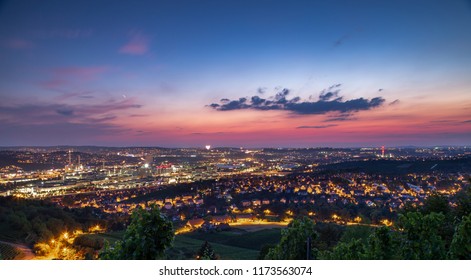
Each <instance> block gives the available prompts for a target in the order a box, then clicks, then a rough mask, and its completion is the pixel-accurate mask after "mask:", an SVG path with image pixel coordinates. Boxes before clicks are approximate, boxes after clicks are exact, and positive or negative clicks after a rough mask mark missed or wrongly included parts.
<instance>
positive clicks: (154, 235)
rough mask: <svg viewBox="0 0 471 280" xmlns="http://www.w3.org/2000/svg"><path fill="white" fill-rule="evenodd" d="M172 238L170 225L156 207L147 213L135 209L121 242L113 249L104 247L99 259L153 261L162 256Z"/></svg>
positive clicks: (152, 207) (107, 246) (172, 233)
mask: <svg viewBox="0 0 471 280" xmlns="http://www.w3.org/2000/svg"><path fill="white" fill-rule="evenodd" d="M173 238H174V232H173V226H172V223H171V222H170V221H169V220H167V218H166V217H164V216H163V215H162V214H161V213H160V210H159V207H158V206H157V205H152V206H151V209H150V210H149V211H147V210H144V209H141V208H137V209H136V210H134V212H133V213H132V216H131V223H130V225H129V226H128V228H127V229H126V232H125V234H124V238H123V240H122V241H118V242H116V243H115V245H114V247H113V248H110V247H109V245H108V244H107V245H105V249H104V251H103V253H102V254H101V255H100V258H101V259H118V260H120V259H124V260H155V259H161V258H162V257H163V256H164V252H165V249H167V248H168V247H170V246H171V244H172V242H173Z"/></svg>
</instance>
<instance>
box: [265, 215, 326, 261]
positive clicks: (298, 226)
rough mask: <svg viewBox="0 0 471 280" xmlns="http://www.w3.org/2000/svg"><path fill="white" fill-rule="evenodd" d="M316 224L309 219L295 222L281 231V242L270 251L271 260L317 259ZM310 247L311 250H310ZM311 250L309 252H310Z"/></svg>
mask: <svg viewBox="0 0 471 280" xmlns="http://www.w3.org/2000/svg"><path fill="white" fill-rule="evenodd" d="M314 226H315V224H314V222H313V221H312V220H310V219H309V218H307V217H303V218H302V219H295V220H293V221H292V222H291V223H290V224H289V225H288V227H287V228H286V229H283V230H282V231H281V240H280V242H279V243H278V244H277V245H276V246H275V247H274V248H272V249H270V250H269V251H268V254H267V255H266V256H265V259H269V260H305V259H307V258H308V257H309V258H313V257H314V258H315V255H316V251H315V250H314V249H313V247H312V241H313V240H315V239H316V238H317V232H316V231H315V230H314ZM308 247H309V248H308ZM308 250H309V251H308Z"/></svg>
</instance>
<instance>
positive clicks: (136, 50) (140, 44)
mask: <svg viewBox="0 0 471 280" xmlns="http://www.w3.org/2000/svg"><path fill="white" fill-rule="evenodd" d="M148 51H149V38H148V37H147V36H144V35H142V34H137V35H133V36H132V37H131V40H130V41H129V42H127V43H126V44H125V45H124V46H122V47H121V48H120V49H119V52H120V53H124V54H131V55H143V54H146V53H147V52H148Z"/></svg>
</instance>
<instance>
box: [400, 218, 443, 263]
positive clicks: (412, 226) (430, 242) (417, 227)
mask: <svg viewBox="0 0 471 280" xmlns="http://www.w3.org/2000/svg"><path fill="white" fill-rule="evenodd" d="M444 222H445V216H444V215H443V214H442V213H435V212H432V213H430V214H428V215H424V214H422V213H420V212H408V213H406V214H405V215H400V216H399V229H400V230H402V231H403V236H402V237H403V240H402V244H401V247H402V248H401V251H402V254H403V256H402V257H403V258H404V259H415V260H435V259H444V258H445V255H446V254H445V242H444V240H443V239H442V237H441V236H440V234H439V232H440V229H441V228H442V227H443V225H444Z"/></svg>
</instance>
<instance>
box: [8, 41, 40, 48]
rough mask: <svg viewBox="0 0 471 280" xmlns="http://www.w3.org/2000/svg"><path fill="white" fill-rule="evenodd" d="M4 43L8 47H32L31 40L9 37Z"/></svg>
mask: <svg viewBox="0 0 471 280" xmlns="http://www.w3.org/2000/svg"><path fill="white" fill-rule="evenodd" d="M5 45H6V46H7V47H8V48H10V49H16V50H27V49H32V48H33V47H34V44H33V42H31V41H28V40H23V39H10V40H8V41H6V43H5Z"/></svg>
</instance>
